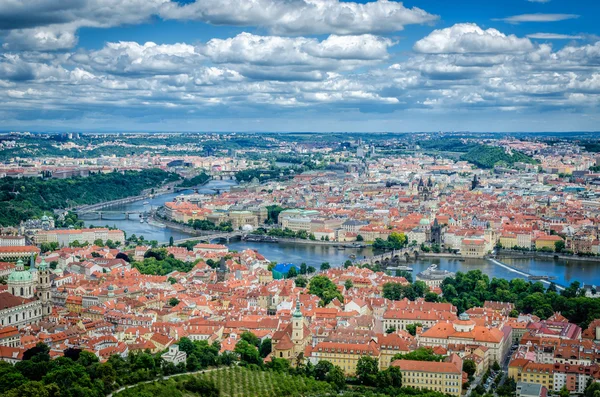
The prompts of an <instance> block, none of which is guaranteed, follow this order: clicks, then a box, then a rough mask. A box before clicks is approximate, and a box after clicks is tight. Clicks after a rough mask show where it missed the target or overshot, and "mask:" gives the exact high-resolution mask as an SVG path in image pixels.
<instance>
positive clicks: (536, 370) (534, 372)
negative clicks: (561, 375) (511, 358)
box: [508, 360, 554, 390]
mask: <svg viewBox="0 0 600 397" xmlns="http://www.w3.org/2000/svg"><path fill="white" fill-rule="evenodd" d="M515 361H516V360H515ZM511 367H512V369H513V371H512V372H511V371H510V369H511ZM508 375H509V376H511V377H512V378H513V379H515V378H516V379H515V380H516V381H517V382H526V383H536V384H538V385H542V386H545V387H546V388H547V389H548V390H553V389H554V364H542V363H534V362H531V361H528V362H527V363H525V364H524V365H523V366H522V367H521V366H516V365H513V363H512V362H511V364H510V366H509V374H508Z"/></svg>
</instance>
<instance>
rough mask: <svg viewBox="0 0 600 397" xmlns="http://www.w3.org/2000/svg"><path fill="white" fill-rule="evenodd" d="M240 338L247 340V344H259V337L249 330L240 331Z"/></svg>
mask: <svg viewBox="0 0 600 397" xmlns="http://www.w3.org/2000/svg"><path fill="white" fill-rule="evenodd" d="M241 339H242V340H245V341H246V342H248V343H249V344H251V345H253V346H256V347H258V346H260V338H259V337H258V336H256V335H254V334H253V333H252V332H250V331H245V332H244V333H242V336H241Z"/></svg>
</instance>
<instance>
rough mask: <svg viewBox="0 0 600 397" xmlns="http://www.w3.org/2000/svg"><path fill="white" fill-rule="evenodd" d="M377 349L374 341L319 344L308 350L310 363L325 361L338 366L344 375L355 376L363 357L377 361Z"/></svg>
mask: <svg viewBox="0 0 600 397" xmlns="http://www.w3.org/2000/svg"><path fill="white" fill-rule="evenodd" d="M379 354H380V353H379V347H378V345H377V343H376V342H375V341H374V340H371V341H370V342H368V343H345V342H331V341H330V342H327V341H326V342H319V343H317V344H316V346H315V347H313V348H311V349H310V356H308V357H309V359H310V362H311V363H313V364H317V363H318V362H319V361H321V360H326V361H329V362H330V363H332V364H333V365H337V366H339V367H340V368H341V369H343V370H344V373H345V374H346V375H349V376H352V375H355V374H356V365H357V364H358V360H359V359H360V358H361V357H363V356H369V357H372V358H375V359H379Z"/></svg>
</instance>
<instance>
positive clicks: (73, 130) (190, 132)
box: [0, 129, 600, 135]
mask: <svg viewBox="0 0 600 397" xmlns="http://www.w3.org/2000/svg"><path fill="white" fill-rule="evenodd" d="M9 133H31V134H68V133H77V134H328V133H331V134H540V135H541V134H565V135H569V134H596V133H600V130H589V131H575V130H573V131H441V130H437V131H293V130H289V131H275V130H273V131H241V130H240V131H236V130H231V131H225V130H223V131H217V130H214V131H213V130H207V131H169V130H128V131H125V130H123V131H119V130H105V131H103V130H76V129H64V130H48V131H35V130H27V129H23V130H16V129H13V130H0V134H9Z"/></svg>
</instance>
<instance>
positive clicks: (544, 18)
mask: <svg viewBox="0 0 600 397" xmlns="http://www.w3.org/2000/svg"><path fill="white" fill-rule="evenodd" d="M576 18H579V15H577V14H541V13H539V14H521V15H513V16H510V17H506V18H496V19H494V21H504V22H508V23H515V24H516V23H521V22H558V21H565V20H567V19H576Z"/></svg>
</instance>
